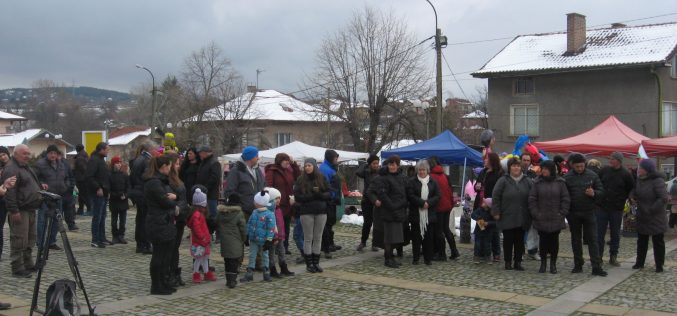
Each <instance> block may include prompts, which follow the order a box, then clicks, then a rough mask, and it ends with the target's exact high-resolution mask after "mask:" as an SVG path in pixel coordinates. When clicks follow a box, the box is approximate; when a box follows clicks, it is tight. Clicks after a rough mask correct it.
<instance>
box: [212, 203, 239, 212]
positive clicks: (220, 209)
mask: <svg viewBox="0 0 677 316" xmlns="http://www.w3.org/2000/svg"><path fill="white" fill-rule="evenodd" d="M216 210H217V211H218V212H219V213H224V214H226V213H234V212H238V211H240V212H241V211H242V207H241V206H239V205H219V206H218V207H217V208H216Z"/></svg>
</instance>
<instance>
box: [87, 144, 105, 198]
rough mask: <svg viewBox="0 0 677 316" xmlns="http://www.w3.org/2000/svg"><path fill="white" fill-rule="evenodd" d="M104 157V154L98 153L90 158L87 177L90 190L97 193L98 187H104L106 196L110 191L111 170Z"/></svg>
mask: <svg viewBox="0 0 677 316" xmlns="http://www.w3.org/2000/svg"><path fill="white" fill-rule="evenodd" d="M103 159H104V156H101V155H99V154H97V153H95V154H93V155H92V157H91V158H89V161H88V162H87V177H86V179H87V185H89V190H90V192H94V193H96V191H97V190H98V189H102V190H103V195H104V196H106V195H107V194H108V193H109V192H110V170H109V169H108V166H107V165H106V161H104V160H103Z"/></svg>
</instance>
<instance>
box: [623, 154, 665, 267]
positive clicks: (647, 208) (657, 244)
mask: <svg viewBox="0 0 677 316" xmlns="http://www.w3.org/2000/svg"><path fill="white" fill-rule="evenodd" d="M637 175H638V178H637V185H636V186H635V190H634V191H633V192H632V193H631V194H630V197H631V199H632V200H633V201H634V203H635V205H637V259H636V260H635V265H634V266H632V268H633V269H641V268H644V260H645V259H646V252H647V249H648V248H649V236H651V243H652V244H653V256H654V261H655V262H656V272H663V264H664V263H665V240H664V234H665V232H666V231H667V229H668V221H667V214H665V204H666V203H667V202H668V192H667V190H666V189H665V182H664V181H665V179H664V178H663V175H662V174H659V173H658V171H657V170H656V163H654V162H653V161H652V160H650V159H644V160H642V161H641V162H640V163H639V169H637Z"/></svg>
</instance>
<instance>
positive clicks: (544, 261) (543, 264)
mask: <svg viewBox="0 0 677 316" xmlns="http://www.w3.org/2000/svg"><path fill="white" fill-rule="evenodd" d="M547 265H548V258H547V257H546V256H541V267H540V268H538V273H545V268H546V266H547Z"/></svg>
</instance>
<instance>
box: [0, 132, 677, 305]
mask: <svg viewBox="0 0 677 316" xmlns="http://www.w3.org/2000/svg"><path fill="white" fill-rule="evenodd" d="M76 149H77V151H78V152H77V155H76V156H75V158H74V159H73V161H72V163H70V162H69V161H67V159H65V158H64V155H63V153H62V152H60V151H59V149H58V148H57V147H56V146H53V145H51V146H49V147H48V148H47V150H46V151H45V152H44V153H42V154H41V155H40V157H39V158H38V160H37V161H35V163H33V166H32V167H31V166H30V165H29V160H30V159H31V151H30V148H29V147H28V146H26V145H18V146H16V147H15V148H14V154H13V155H12V157H10V155H9V151H8V150H7V149H6V148H4V147H0V167H1V168H2V169H1V172H2V174H1V175H2V177H1V179H2V180H1V181H2V185H0V195H1V196H2V199H1V200H0V210H1V211H2V214H0V215H2V216H0V218H1V219H2V222H1V224H2V225H3V226H4V220H5V218H8V219H9V223H10V232H11V237H10V256H11V268H12V275H13V276H15V277H22V278H26V277H31V276H32V273H33V272H35V271H36V266H35V263H34V260H33V257H32V248H33V247H34V246H37V247H38V248H42V247H49V249H52V250H60V249H61V248H60V247H59V246H58V245H57V242H56V232H57V229H56V227H54V228H53V229H52V230H51V235H50V236H44V235H43V234H44V233H45V232H46V231H48V230H47V229H45V225H46V223H47V222H48V221H47V220H46V216H47V214H49V213H48V212H47V208H49V207H53V206H49V205H47V203H45V202H43V200H42V198H41V196H40V193H39V191H41V190H46V191H49V192H51V193H55V194H59V195H61V196H63V199H62V200H61V202H60V204H58V205H57V206H56V207H57V208H58V209H59V210H60V211H61V212H62V213H63V214H64V220H65V222H66V224H67V226H68V229H69V230H78V227H77V225H76V224H75V216H76V215H78V214H79V215H84V214H89V215H91V217H92V221H91V246H92V247H95V248H105V247H106V246H110V245H114V244H127V239H126V236H125V231H126V229H125V227H126V225H127V223H126V219H127V210H128V208H129V203H130V201H131V202H132V203H133V204H134V205H135V206H136V221H135V236H134V240H135V243H136V252H137V253H141V254H151V259H150V280H151V294H157V295H167V294H171V293H173V292H175V291H176V287H178V286H182V285H185V283H184V281H183V280H182V276H181V267H180V265H179V248H180V246H181V242H182V239H184V235H185V234H184V231H185V229H186V227H188V228H189V229H190V243H191V245H190V253H191V256H192V257H193V266H192V282H194V283H201V282H203V281H205V280H206V281H214V280H216V279H217V276H216V274H215V268H214V266H213V265H211V264H210V260H209V258H210V255H212V252H211V250H212V246H213V245H215V244H219V248H220V249H219V250H220V254H221V256H222V257H223V258H224V262H225V276H226V285H227V286H228V287H230V288H233V287H235V286H236V285H237V283H238V279H237V277H238V271H239V270H240V266H241V265H242V263H243V259H244V254H245V252H244V249H245V247H249V258H248V259H249V260H248V263H247V266H246V272H245V274H244V277H243V278H242V279H240V280H239V281H240V282H249V281H252V280H253V279H254V271H257V270H258V271H262V272H263V280H265V281H270V280H272V278H273V277H282V276H293V275H294V273H293V272H291V271H290V270H289V268H288V265H287V256H288V255H290V254H291V251H290V249H289V245H290V242H289V241H290V238H291V239H292V241H293V244H295V245H296V247H297V249H298V251H299V253H300V254H301V258H302V259H301V261H302V262H304V263H305V265H306V270H307V271H308V272H310V273H319V272H323V269H322V267H321V266H320V258H321V256H322V254H324V256H325V257H326V258H331V256H332V252H335V251H337V250H339V249H341V246H340V245H337V244H336V243H335V241H334V232H333V226H334V225H335V223H336V220H337V219H336V214H337V212H336V208H337V206H338V205H340V203H341V198H342V197H343V196H344V195H345V194H346V188H345V181H344V176H343V175H342V174H341V173H340V172H339V170H338V161H339V155H338V153H337V152H336V151H334V150H327V151H326V153H325V157H324V158H325V159H324V161H323V163H322V164H320V165H319V166H318V163H317V161H315V159H312V158H308V159H305V160H304V161H303V163H302V164H301V165H298V164H297V163H296V161H294V159H293V158H292V157H290V156H289V155H287V154H284V153H280V154H278V155H277V156H276V157H275V160H274V163H272V164H269V165H267V166H266V167H265V168H262V167H260V166H259V156H258V149H257V148H255V147H253V146H248V147H245V148H244V150H243V151H242V154H241V157H240V159H239V160H238V161H236V162H235V163H234V164H233V165H232V167H231V168H230V170H229V172H228V174H227V176H226V177H225V179H224V176H223V170H222V166H221V164H220V162H219V161H218V160H217V158H216V157H215V156H214V155H213V153H212V150H211V149H210V147H209V146H200V147H199V148H189V149H188V150H186V151H185V152H184V153H178V152H174V151H172V150H166V151H164V152H159V151H158V150H156V148H155V147H154V145H153V144H152V143H144V144H142V145H140V146H139V148H138V150H137V153H136V156H135V157H134V158H133V159H132V160H130V161H123V160H122V159H121V158H120V157H119V156H115V157H112V158H111V159H110V160H108V153H109V146H108V144H106V143H104V142H102V143H99V144H97V146H96V148H95V150H94V151H93V152H92V153H91V154H90V155H88V154H87V153H86V152H85V150H84V147H83V146H82V145H78V146H77V148H76ZM107 161H109V162H107ZM71 166H73V167H72V168H71ZM414 170H415V173H414V174H412V175H406V174H404V173H403V172H402V168H401V166H400V158H399V157H398V156H391V157H389V158H387V159H385V160H384V161H383V164H381V160H380V158H379V157H378V156H376V155H371V156H369V158H368V159H367V161H366V164H362V165H360V167H359V168H358V169H357V171H356V176H358V177H359V178H361V179H363V182H364V190H363V198H362V200H361V209H362V215H363V218H364V224H363V227H362V235H361V239H360V243H359V244H358V245H357V248H356V250H357V251H359V252H362V251H364V249H365V248H367V242H368V241H369V237H370V235H371V243H370V248H369V249H370V250H371V251H379V248H382V249H383V251H384V265H385V266H386V267H388V268H394V269H396V268H398V267H400V266H401V265H402V262H401V259H400V258H402V257H403V247H404V246H406V245H408V244H411V245H412V253H413V260H412V264H414V265H417V264H419V263H420V261H421V257H423V258H422V259H423V263H424V264H426V265H431V264H432V263H433V261H446V260H457V259H458V258H459V257H460V254H459V251H458V249H457V247H456V242H455V238H454V234H453V233H452V231H451V229H450V221H451V220H452V219H453V216H452V215H451V214H452V209H453V207H454V204H455V203H454V194H453V186H452V184H451V183H452V182H451V181H450V178H449V177H448V176H447V175H446V174H445V172H444V168H443V166H442V165H441V164H440V163H439V161H438V160H437V159H436V158H435V157H431V158H430V159H426V160H420V161H418V162H417V163H416V166H415V168H414ZM224 180H225V181H224ZM664 181H665V180H664V179H663V176H662V175H661V174H660V173H659V172H658V171H657V170H656V165H655V163H654V162H653V161H652V160H649V159H644V160H642V161H641V162H640V163H639V168H638V171H637V172H636V174H633V173H632V172H630V171H629V170H627V169H626V168H625V167H623V155H622V154H620V153H613V154H612V155H611V156H610V157H609V164H608V165H607V166H601V164H598V162H595V161H592V162H591V161H587V160H586V158H585V157H584V156H583V155H581V154H576V153H574V154H571V155H569V157H568V159H566V160H564V158H563V157H555V159H553V160H552V161H550V160H547V161H542V162H541V163H540V166H539V167H538V168H533V166H532V165H531V157H530V155H529V154H524V155H522V156H521V157H520V158H516V157H513V158H510V159H509V160H508V161H507V166H506V167H505V169H504V167H502V166H501V162H500V159H499V156H498V155H497V154H495V153H489V154H488V155H487V156H486V158H485V160H484V168H483V169H482V170H481V172H479V175H478V176H477V179H476V181H475V183H474V190H475V191H476V192H477V196H476V198H475V202H474V205H473V207H472V210H473V211H472V214H470V216H471V217H472V219H474V220H475V221H476V225H475V227H474V236H475V238H474V243H475V244H474V250H473V255H474V256H473V257H474V260H473V261H474V262H475V263H477V264H480V263H487V264H491V263H495V262H500V261H501V252H502V253H503V256H502V259H503V262H504V264H505V269H506V270H516V271H522V270H524V267H523V265H522V260H523V257H524V255H525V254H526V255H528V256H530V257H532V258H534V259H540V261H541V265H540V268H539V272H540V273H545V272H546V270H547V268H548V259H550V262H549V263H550V264H549V271H550V273H557V257H558V252H559V235H560V232H561V231H562V230H563V229H565V228H567V227H568V228H569V229H570V231H571V245H572V250H573V254H574V268H573V270H572V271H571V272H572V273H580V272H582V270H583V266H584V260H583V245H584V244H586V245H587V247H588V252H589V257H590V261H591V266H592V274H593V275H597V276H606V275H607V272H606V271H604V270H603V263H602V259H601V258H602V254H603V253H604V248H605V244H606V243H605V236H606V233H607V229H608V230H610V236H611V239H610V242H609V254H610V255H609V258H610V259H609V264H610V265H612V266H618V265H619V262H618V251H619V245H620V242H619V240H620V230H621V225H622V222H623V211H624V208H626V205H630V206H631V209H632V210H633V214H634V215H635V216H636V221H637V225H636V227H637V233H638V239H637V258H636V263H635V265H634V266H633V268H634V269H640V268H643V267H644V264H645V257H646V253H647V249H648V240H649V237H651V240H652V243H653V247H654V258H655V269H656V272H662V271H663V265H664V261H665V242H664V233H665V232H666V230H667V227H668V221H667V216H666V212H665V210H666V208H665V206H666V203H667V202H668V196H667V192H666V190H665V185H664ZM74 190H77V192H78V196H79V203H78V208H77V211H76V209H75V204H76V203H75V201H74V200H73V196H74V195H73V191H74ZM673 191H676V192H673V193H672V195H673V197H672V199H673V200H672V201H673V202H674V201H675V199H676V198H677V197H676V196H677V185H675V186H673ZM219 200H221V202H219ZM673 204H677V203H673ZM675 208H677V207H673V209H675ZM85 209H86V212H85ZM107 209H109V210H110V213H111V220H110V225H111V232H110V236H111V239H110V240H109V239H108V238H107V234H106V227H105V226H106V225H105V223H106V216H107ZM36 210H37V212H36ZM676 211H677V210H675V211H673V213H675V214H677V212H676ZM36 215H37V217H36ZM675 216H677V215H671V217H670V225H671V226H674V222H675ZM292 223H293V224H294V227H293V231H292V230H291V228H292ZM53 224H54V225H55V224H56V223H53ZM55 226H56V225H55ZM0 231H1V230H0ZM501 236H502V238H501ZM0 240H1V238H0ZM501 240H502V249H501ZM447 245H448V248H449V250H448V252H447ZM1 247H2V244H0V255H1V254H2V248H1ZM278 267H279V271H278Z"/></svg>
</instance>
